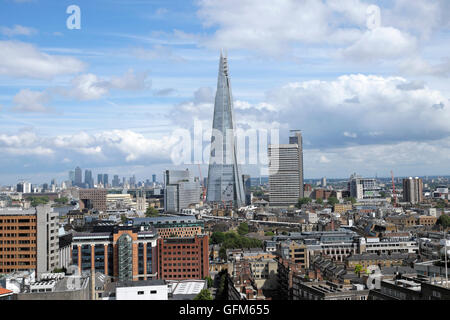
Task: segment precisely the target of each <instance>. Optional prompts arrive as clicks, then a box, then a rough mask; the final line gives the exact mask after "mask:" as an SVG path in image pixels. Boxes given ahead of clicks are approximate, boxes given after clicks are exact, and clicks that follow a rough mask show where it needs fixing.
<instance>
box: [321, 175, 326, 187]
mask: <svg viewBox="0 0 450 320" xmlns="http://www.w3.org/2000/svg"><path fill="white" fill-rule="evenodd" d="M321 184H322V187H326V186H327V177H323V178H322V183H321Z"/></svg>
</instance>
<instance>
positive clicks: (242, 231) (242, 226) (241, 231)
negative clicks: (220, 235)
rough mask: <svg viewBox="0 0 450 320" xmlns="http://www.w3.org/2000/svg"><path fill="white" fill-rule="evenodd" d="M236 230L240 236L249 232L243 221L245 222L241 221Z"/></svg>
mask: <svg viewBox="0 0 450 320" xmlns="http://www.w3.org/2000/svg"><path fill="white" fill-rule="evenodd" d="M237 231H238V233H239V234H240V235H241V236H243V235H245V234H247V233H248V232H249V229H248V224H247V223H245V222H242V223H241V224H240V225H239V227H238V230H237Z"/></svg>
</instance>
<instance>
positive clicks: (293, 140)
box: [268, 131, 304, 207]
mask: <svg viewBox="0 0 450 320" xmlns="http://www.w3.org/2000/svg"><path fill="white" fill-rule="evenodd" d="M268 156H269V202H270V206H272V207H286V206H293V205H295V204H297V202H298V199H299V198H303V197H304V190H303V188H304V185H303V140H302V134H301V132H300V131H295V132H294V134H293V135H292V136H291V137H289V144H279V145H274V144H272V145H269V148H268Z"/></svg>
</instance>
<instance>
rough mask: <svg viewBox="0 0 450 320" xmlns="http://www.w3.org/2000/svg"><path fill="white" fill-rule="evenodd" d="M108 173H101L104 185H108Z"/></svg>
mask: <svg viewBox="0 0 450 320" xmlns="http://www.w3.org/2000/svg"><path fill="white" fill-rule="evenodd" d="M108 183H109V182H108V174H107V173H104V174H103V184H104V186H105V187H106V186H107V185H108Z"/></svg>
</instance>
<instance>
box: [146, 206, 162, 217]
mask: <svg viewBox="0 0 450 320" xmlns="http://www.w3.org/2000/svg"><path fill="white" fill-rule="evenodd" d="M145 216H146V217H158V216H159V212H158V210H156V209H155V208H154V207H151V206H149V207H148V208H147V210H146V211H145Z"/></svg>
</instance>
